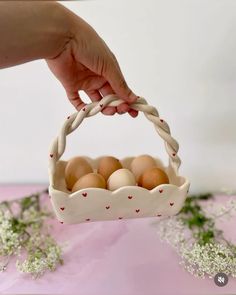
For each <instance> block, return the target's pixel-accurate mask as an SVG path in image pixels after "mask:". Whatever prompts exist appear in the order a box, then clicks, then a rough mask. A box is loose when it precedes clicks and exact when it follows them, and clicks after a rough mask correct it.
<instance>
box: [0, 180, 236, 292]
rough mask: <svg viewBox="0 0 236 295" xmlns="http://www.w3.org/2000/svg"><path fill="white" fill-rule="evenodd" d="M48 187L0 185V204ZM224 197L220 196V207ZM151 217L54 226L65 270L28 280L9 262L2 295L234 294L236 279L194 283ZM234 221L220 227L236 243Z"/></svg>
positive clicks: (3, 275)
mask: <svg viewBox="0 0 236 295" xmlns="http://www.w3.org/2000/svg"><path fill="white" fill-rule="evenodd" d="M45 187H47V185H1V186H0V201H1V200H4V199H10V198H13V199H14V198H18V197H22V196H25V195H28V194H30V193H34V192H38V191H41V190H42V189H43V188H45ZM226 198H229V197H227V196H225V197H221V201H222V202H224V201H225V200H226ZM154 220H155V219H154V218H143V219H132V220H119V221H106V222H94V223H93V222H91V223H84V224H78V225H64V224H60V223H59V222H58V221H56V220H55V221H53V235H54V236H55V238H56V240H57V241H58V242H59V243H63V244H65V247H64V255H63V258H64V262H65V263H64V265H63V266H60V267H58V268H57V270H56V271H55V272H49V273H47V274H46V275H44V276H43V277H41V278H39V279H37V280H32V279H31V278H30V277H29V276H27V275H24V274H20V273H18V272H17V271H16V269H15V265H14V263H10V265H9V267H8V269H7V271H6V272H4V273H0V293H1V294H77V295H100V294H102V295H158V294H160V295H165V294H168V295H172V294H173V295H182V294H183V295H184V294H186V295H187V294H188V295H193V294H197V295H203V294H207V295H210V294H236V278H231V277H230V278H229V282H228V284H227V285H226V286H225V287H218V286H216V285H215V283H214V281H213V280H212V279H208V278H206V279H200V278H195V277H194V276H192V275H190V274H189V273H188V272H186V271H185V270H184V269H183V268H182V267H181V266H180V265H179V261H180V258H179V257H178V255H177V254H176V253H175V252H174V250H173V249H172V248H171V247H170V246H169V245H167V244H166V243H165V242H161V241H160V239H159V237H158V235H157V233H156V228H155V225H154ZM235 222H236V218H234V220H231V221H230V222H229V221H227V222H226V223H225V224H221V226H223V227H224V231H225V233H226V236H227V235H228V237H230V238H231V240H232V241H234V242H236V231H235Z"/></svg>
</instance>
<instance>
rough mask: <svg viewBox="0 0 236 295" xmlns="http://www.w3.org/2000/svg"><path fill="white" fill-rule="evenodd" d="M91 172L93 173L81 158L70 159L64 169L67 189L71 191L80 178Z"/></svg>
mask: <svg viewBox="0 0 236 295" xmlns="http://www.w3.org/2000/svg"><path fill="white" fill-rule="evenodd" d="M91 172H93V169H92V167H91V166H90V165H89V163H88V162H87V161H86V160H85V159H84V158H83V157H74V158H72V159H70V160H69V161H68V162H67V164H66V168H65V181H66V185H67V188H68V189H69V190H71V189H72V187H73V185H74V184H75V183H76V181H77V180H78V179H79V178H80V177H82V176H84V175H85V174H88V173H91Z"/></svg>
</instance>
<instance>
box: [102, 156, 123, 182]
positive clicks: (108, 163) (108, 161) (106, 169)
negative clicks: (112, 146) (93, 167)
mask: <svg viewBox="0 0 236 295" xmlns="http://www.w3.org/2000/svg"><path fill="white" fill-rule="evenodd" d="M121 168H122V165H121V163H120V161H119V160H118V159H116V158H114V157H103V158H101V159H100V161H99V163H98V169H97V172H98V173H99V174H101V175H102V176H103V177H104V178H105V180H107V179H108V178H109V177H110V175H111V174H112V173H113V172H114V171H116V170H118V169H121Z"/></svg>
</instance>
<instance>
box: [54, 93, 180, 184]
mask: <svg viewBox="0 0 236 295" xmlns="http://www.w3.org/2000/svg"><path fill="white" fill-rule="evenodd" d="M123 102H124V101H123V100H121V99H119V98H118V97H117V96H115V95H113V94H111V95H107V96H105V97H104V98H103V99H101V100H100V101H98V102H92V103H90V104H87V105H86V106H85V107H84V108H82V109H81V110H80V111H79V112H76V113H74V114H72V115H71V116H68V117H67V120H66V122H65V123H64V125H63V126H62V129H61V132H60V134H59V135H58V137H56V138H55V139H54V141H53V143H52V145H51V148H50V159H49V178H50V184H51V185H54V175H55V171H56V163H57V161H59V159H60V158H61V156H62V155H63V153H64V151H65V147H66V136H67V135H68V134H70V133H71V132H73V131H74V130H75V129H77V128H78V127H79V125H80V124H81V123H82V121H83V120H84V118H86V117H91V116H94V115H96V114H97V113H99V112H100V111H101V110H103V109H104V108H105V107H106V106H118V105H119V104H120V103H123ZM130 107H132V109H134V110H137V111H140V112H143V113H144V115H145V117H146V118H147V119H148V120H149V121H151V122H152V123H153V124H154V127H155V129H156V131H157V133H158V134H159V135H160V137H161V138H162V139H163V140H164V142H165V149H166V151H167V153H168V155H169V164H170V166H171V167H172V168H173V169H174V171H175V173H176V174H178V168H179V166H180V164H181V160H180V158H179V157H178V155H177V152H178V150H179V144H178V142H177V141H176V140H175V139H174V138H173V137H172V136H171V133H170V128H169V125H168V124H167V123H166V122H165V121H164V120H163V119H160V118H159V114H158V111H157V109H156V108H155V107H153V106H150V105H148V104H147V102H146V100H145V99H144V98H142V97H139V98H138V99H137V101H136V102H135V103H134V104H132V105H131V106H130Z"/></svg>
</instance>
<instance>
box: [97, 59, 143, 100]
mask: <svg viewBox="0 0 236 295" xmlns="http://www.w3.org/2000/svg"><path fill="white" fill-rule="evenodd" d="M105 69H106V71H105V73H103V75H104V77H105V78H106V79H107V81H108V82H109V84H110V85H111V88H112V89H113V90H114V92H115V93H116V94H117V95H118V96H119V97H120V98H121V99H123V100H125V101H127V102H128V103H133V102H135V101H136V100H137V95H135V94H134V93H133V92H132V90H131V89H130V88H129V87H128V85H127V83H126V81H125V79H124V77H123V74H122V72H121V70H120V67H119V64H118V62H117V60H116V58H115V57H114V56H113V58H112V59H111V60H110V63H109V65H108V66H107V67H105Z"/></svg>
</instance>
